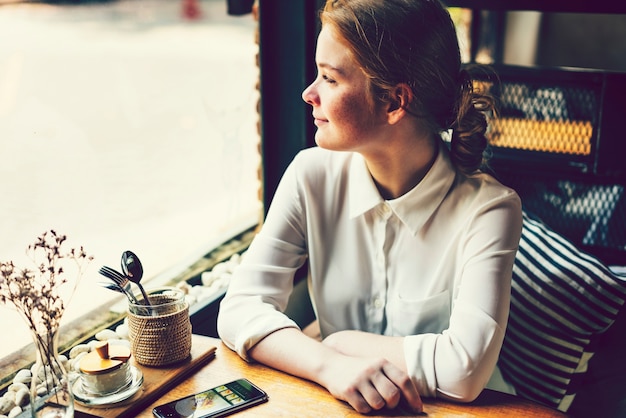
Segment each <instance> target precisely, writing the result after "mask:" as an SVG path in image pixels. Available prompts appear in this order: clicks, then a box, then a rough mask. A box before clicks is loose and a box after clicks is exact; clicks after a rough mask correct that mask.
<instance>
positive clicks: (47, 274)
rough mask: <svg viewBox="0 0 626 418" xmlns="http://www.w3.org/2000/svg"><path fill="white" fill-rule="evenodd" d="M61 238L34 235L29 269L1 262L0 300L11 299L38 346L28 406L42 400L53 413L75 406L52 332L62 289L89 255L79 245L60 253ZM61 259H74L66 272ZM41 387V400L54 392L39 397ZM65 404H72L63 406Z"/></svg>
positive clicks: (57, 322) (60, 309) (55, 329)
mask: <svg viewBox="0 0 626 418" xmlns="http://www.w3.org/2000/svg"><path fill="white" fill-rule="evenodd" d="M65 240H66V236H65V235H59V234H57V233H56V232H55V231H54V230H50V231H47V232H44V233H43V234H42V235H41V236H40V237H38V238H37V240H36V241H35V243H34V244H32V245H29V246H28V248H27V250H26V254H27V255H28V256H29V258H30V259H31V261H32V262H33V265H34V267H33V268H31V269H29V268H24V269H18V268H17V267H16V266H15V264H14V263H13V261H6V262H0V302H2V303H3V304H12V305H13V306H14V307H15V308H16V309H17V311H18V312H19V313H20V314H21V316H22V317H23V318H24V319H25V321H26V322H27V324H28V326H29V327H30V329H31V331H32V334H33V337H34V342H35V346H36V349H37V362H36V363H35V367H34V368H33V369H32V370H33V377H32V382H31V394H30V398H31V399H30V401H31V408H32V409H33V411H35V410H38V409H39V408H40V406H41V405H42V402H43V405H45V407H44V409H43V411H44V412H45V411H47V409H46V408H52V409H54V411H56V412H58V411H67V412H68V413H73V411H74V409H73V397H72V393H71V389H69V386H68V379H66V378H64V377H63V376H64V375H65V370H64V369H63V366H62V364H61V362H60V360H59V357H58V352H57V347H56V337H57V335H58V330H59V325H60V322H61V317H62V316H63V312H64V311H65V305H64V301H63V298H62V295H63V292H64V290H70V291H71V293H73V292H74V288H75V286H76V284H77V283H78V278H80V277H81V276H82V274H83V273H84V268H85V267H86V264H87V263H88V262H89V261H91V260H92V258H93V257H91V256H88V255H87V253H85V250H84V249H83V247H80V249H79V250H76V249H70V250H69V251H68V252H64V249H63V244H64V243H65ZM66 260H71V261H73V262H74V264H75V265H76V267H77V271H76V272H72V271H71V269H70V271H69V272H66V270H65V267H66V266H64V265H63V264H64V261H66ZM69 274H75V276H74V279H76V280H72V281H71V282H70V281H69V280H68V279H67V276H68V275H69ZM64 285H69V286H70V288H69V289H64V288H68V286H64ZM40 385H43V386H40ZM40 388H41V389H42V390H43V392H42V393H41V395H42V396H43V399H47V398H48V397H51V396H53V397H54V398H53V399H52V400H51V401H50V402H51V403H47V402H48V401H46V400H44V401H41V400H40V398H39V395H40V392H39V390H40ZM68 404H71V406H70V407H67V408H66V406H67V405H68ZM50 405H54V406H53V407H50ZM46 413H47V412H46ZM33 416H34V415H33ZM51 416H52V415H51ZM54 416H61V415H54ZM64 416H65V415H64Z"/></svg>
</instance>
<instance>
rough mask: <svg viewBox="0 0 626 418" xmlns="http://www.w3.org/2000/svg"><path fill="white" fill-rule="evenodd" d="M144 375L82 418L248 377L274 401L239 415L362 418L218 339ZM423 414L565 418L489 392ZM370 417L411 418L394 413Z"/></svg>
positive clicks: (81, 410)
mask: <svg viewBox="0 0 626 418" xmlns="http://www.w3.org/2000/svg"><path fill="white" fill-rule="evenodd" d="M139 367H140V369H141V370H142V372H143V373H144V378H145V380H144V387H142V389H141V390H140V391H139V392H138V393H137V395H136V396H134V397H133V398H131V399H129V400H128V401H125V402H123V403H121V404H116V405H115V407H110V408H86V407H83V406H80V405H77V410H78V413H77V414H76V417H77V418H81V417H90V416H97V417H105V418H109V417H111V418H113V417H115V418H122V417H139V418H153V415H152V408H154V407H155V406H157V405H160V404H162V403H166V402H169V401H174V400H176V399H178V398H181V397H184V396H187V395H191V394H193V393H197V392H201V391H203V390H205V389H209V388H211V387H214V386H218V385H220V384H222V383H226V382H229V381H231V380H235V379H238V378H240V377H246V378H248V379H250V380H251V381H252V382H253V383H255V384H256V385H258V386H259V387H261V388H262V389H263V390H265V391H266V392H267V393H268V395H269V397H270V400H269V402H267V403H264V404H261V405H257V406H254V407H252V408H250V409H248V410H244V411H241V412H238V413H237V414H236V415H235V416H237V417H310V418H315V417H319V418H330V417H333V418H334V417H358V416H362V415H360V414H358V413H357V412H355V411H354V410H353V409H352V408H351V407H350V406H349V405H348V404H346V403H344V402H341V401H338V400H337V399H335V398H334V397H333V396H331V395H330V394H329V393H328V392H327V391H326V389H324V388H322V387H321V386H318V385H317V384H315V383H312V382H309V381H306V380H302V379H300V378H297V377H293V376H290V375H287V374H285V373H282V372H279V371H276V370H273V369H270V368H268V367H265V366H263V365H260V364H249V363H246V362H245V361H243V360H242V359H241V358H239V356H238V355H237V354H235V353H234V352H232V351H231V350H230V349H228V348H227V347H226V346H224V345H223V344H222V342H221V341H220V340H219V339H215V338H209V337H203V336H199V335H194V336H193V342H192V355H191V359H190V360H189V361H187V362H185V363H184V364H182V365H179V366H176V367H170V368H152V367H143V366H139ZM424 412H425V414H424V416H429V417H487V418H488V417H508V418H512V417H520V416H523V417H565V416H566V415H565V414H562V413H560V412H558V411H555V410H553V409H551V408H548V407H544V406H541V405H537V404H535V403H533V402H530V401H527V400H524V399H521V398H518V397H515V396H511V395H507V394H503V393H499V392H494V391H490V390H485V391H483V393H482V394H481V395H480V396H479V398H478V399H477V400H476V401H475V402H473V403H471V404H455V403H451V402H445V401H441V400H437V399H424ZM367 416H368V417H398V416H408V415H402V414H400V415H399V414H398V413H397V412H394V411H386V412H385V413H383V414H381V415H367Z"/></svg>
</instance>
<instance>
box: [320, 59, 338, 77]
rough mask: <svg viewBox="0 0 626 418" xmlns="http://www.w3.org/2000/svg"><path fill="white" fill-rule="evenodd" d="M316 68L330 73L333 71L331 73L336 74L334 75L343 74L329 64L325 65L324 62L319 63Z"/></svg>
mask: <svg viewBox="0 0 626 418" xmlns="http://www.w3.org/2000/svg"><path fill="white" fill-rule="evenodd" d="M317 66H318V67H319V68H323V69H325V70H330V71H333V72H336V73H339V74H342V73H343V72H344V71H343V70H342V69H341V68H339V67H335V66H334V65H331V64H329V63H325V62H320V63H318V64H317Z"/></svg>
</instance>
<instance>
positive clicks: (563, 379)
mask: <svg viewBox="0 0 626 418" xmlns="http://www.w3.org/2000/svg"><path fill="white" fill-rule="evenodd" d="M625 299H626V282H624V281H622V280H620V279H619V278H618V277H617V276H615V275H614V274H612V273H611V271H610V270H609V269H608V268H607V267H605V266H604V265H603V264H602V263H601V262H600V261H599V260H597V259H596V258H594V257H592V256H590V255H588V254H585V253H583V252H581V251H579V250H578V249H577V248H576V247H575V246H574V245H572V244H571V243H570V242H568V241H567V240H566V239H565V238H563V237H562V236H560V235H558V234H556V233H555V232H554V231H552V230H550V229H549V228H548V227H547V226H545V225H544V224H542V223H541V222H538V221H536V220H534V219H531V218H530V217H528V216H527V215H526V214H524V220H523V228H522V238H521V240H520V246H519V251H518V254H517V257H516V259H515V264H514V267H513V281H512V289H511V312H510V316H509V324H508V327H507V331H506V337H505V341H504V345H503V346H502V352H501V355H500V361H499V366H500V369H501V371H502V374H503V376H504V378H505V379H506V380H507V381H509V383H511V384H512V385H513V386H514V387H515V390H516V391H517V394H518V395H520V396H523V397H526V398H529V399H532V400H534V401H537V402H541V403H543V404H547V405H549V406H552V407H554V408H556V409H559V410H561V411H567V409H568V408H569V406H570V405H571V403H572V401H573V400H574V396H575V395H576V382H577V381H579V379H580V377H581V376H582V374H583V373H584V372H585V371H586V367H587V363H588V362H589V359H590V358H591V356H592V355H593V350H594V341H595V340H596V339H597V338H598V336H599V335H600V334H601V333H602V332H604V331H606V330H607V329H608V328H609V327H610V326H611V324H612V323H613V322H614V320H615V318H616V316H617V314H618V312H619V310H620V308H621V306H622V305H623V303H624V300H625Z"/></svg>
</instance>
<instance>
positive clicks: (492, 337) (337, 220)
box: [218, 0, 522, 413]
mask: <svg viewBox="0 0 626 418" xmlns="http://www.w3.org/2000/svg"><path fill="white" fill-rule="evenodd" d="M321 20H322V30H321V32H320V34H319V38H318V43H317V52H316V63H317V68H318V75H317V78H316V79H315V80H314V81H313V83H312V84H311V85H310V86H309V87H308V88H307V89H306V90H305V91H304V92H303V94H302V97H303V99H304V101H305V102H307V103H308V104H310V105H311V106H312V108H313V117H314V118H315V125H316V126H317V132H316V135H315V140H316V143H317V145H318V147H314V148H311V149H307V150H304V151H301V152H300V154H299V155H298V156H297V157H296V158H295V159H294V161H293V162H292V164H291V165H290V167H289V168H288V169H287V171H286V172H285V174H284V177H283V179H282V180H281V183H280V185H279V187H278V190H277V192H276V194H275V196H274V199H273V202H272V206H271V208H270V210H269V212H268V215H267V218H266V220H265V222H264V225H263V227H262V230H261V231H260V233H259V234H258V236H257V237H256V238H255V240H254V242H253V243H252V245H251V246H250V248H249V249H248V251H247V253H246V255H245V257H244V258H243V261H242V264H241V265H240V266H239V268H238V270H237V272H236V274H235V276H234V277H233V279H232V281H231V284H230V287H229V289H228V292H227V295H226V297H225V299H224V301H223V302H222V304H221V309H220V314H219V319H218V329H219V333H220V336H221V338H222V339H223V341H224V342H225V343H226V344H227V345H228V346H229V347H231V348H232V349H233V350H236V351H237V352H238V353H239V354H240V355H241V356H242V357H243V358H245V359H247V360H255V361H259V362H262V363H264V364H267V365H269V366H271V367H275V368H277V369H280V370H283V371H285V372H287V373H291V374H294V375H297V376H300V377H303V378H306V379H310V380H312V381H314V382H317V383H319V384H320V385H322V386H324V387H325V388H327V389H328V390H329V391H330V393H332V394H333V395H334V396H335V397H336V398H338V399H341V400H344V401H346V402H348V403H349V404H350V405H352V407H353V408H354V409H356V410H357V411H359V412H362V413H365V412H369V411H371V410H377V409H380V408H383V407H387V408H395V407H396V406H397V405H398V404H399V402H400V401H402V402H404V403H406V405H408V406H409V407H410V408H412V409H413V410H414V411H418V412H419V411H421V409H422V401H421V396H427V397H434V396H436V397H442V398H446V399H451V400H456V401H460V402H468V401H471V400H473V399H475V398H476V397H477V396H478V394H479V393H480V392H481V391H482V389H483V388H484V387H485V385H486V383H487V382H488V380H489V379H490V376H491V375H492V373H493V372H494V370H495V369H496V362H497V359H498V355H499V351H500V348H501V345H502V341H503V338H504V331H505V328H506V323H507V318H508V309H509V293H510V280H511V271H512V266H513V261H514V258H515V254H516V251H517V245H518V242H519V238H520V231H521V222H522V221H521V205H520V201H519V198H518V196H517V195H516V194H515V192H513V191H512V190H510V189H508V188H506V187H504V186H502V185H501V184H499V183H498V182H496V181H495V180H494V179H493V178H492V177H490V176H489V175H487V174H484V173H482V172H481V171H479V168H480V166H481V164H482V162H483V151H484V149H485V147H486V144H487V140H486V138H485V131H486V119H485V115H484V113H483V112H485V111H491V110H492V108H491V106H492V101H491V100H490V98H489V97H487V96H483V95H481V94H480V93H479V92H475V91H473V89H472V83H471V81H470V79H469V77H468V74H467V73H466V72H465V71H464V70H462V69H461V63H460V54H459V47H458V43H457V38H456V33H455V29H454V25H453V23H452V21H451V19H450V16H449V14H448V12H447V11H446V10H445V8H444V7H442V5H441V4H440V3H439V2H438V0H385V1H382V0H328V1H327V3H326V5H325V7H324V10H323V11H322V13H321ZM450 131H451V132H452V133H451V140H450V147H449V148H450V150H448V146H447V144H446V143H445V142H444V140H442V137H446V136H449V132H450ZM307 258H308V263H309V277H308V280H309V282H308V285H309V289H310V294H311V298H312V301H313V305H314V308H315V313H316V316H317V320H318V323H319V328H320V332H321V337H322V340H321V341H319V340H316V339H313V338H309V337H307V336H306V335H305V334H304V333H303V332H302V331H301V330H300V329H299V328H298V326H297V325H296V324H295V323H294V322H293V321H292V320H291V319H289V318H288V317H287V316H286V315H284V314H283V313H282V312H283V311H284V309H285V307H286V304H287V300H288V297H289V295H290V293H291V290H292V287H293V277H294V273H295V271H296V270H297V269H298V268H299V267H301V266H302V265H303V264H304V263H305V260H306V259H307Z"/></svg>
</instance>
